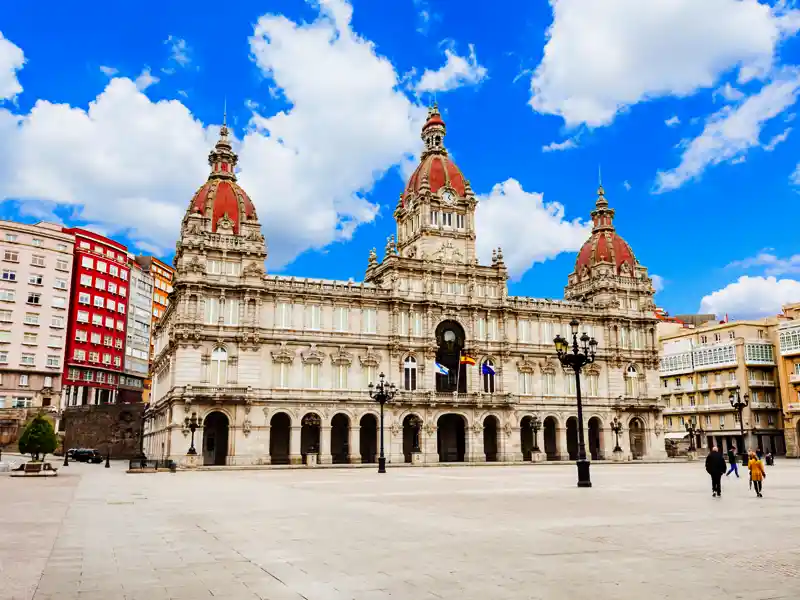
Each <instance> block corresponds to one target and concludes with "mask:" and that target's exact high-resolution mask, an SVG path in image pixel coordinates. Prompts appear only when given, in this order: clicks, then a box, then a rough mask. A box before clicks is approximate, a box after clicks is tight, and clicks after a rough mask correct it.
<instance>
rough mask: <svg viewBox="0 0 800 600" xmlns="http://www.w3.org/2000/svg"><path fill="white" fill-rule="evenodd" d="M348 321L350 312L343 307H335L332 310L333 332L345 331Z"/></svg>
mask: <svg viewBox="0 0 800 600" xmlns="http://www.w3.org/2000/svg"><path fill="white" fill-rule="evenodd" d="M349 321H350V310H349V309H348V308H345V307H343V306H336V307H334V309H333V330H334V331H347V330H348V325H349Z"/></svg>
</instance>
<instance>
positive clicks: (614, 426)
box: [611, 417, 622, 452]
mask: <svg viewBox="0 0 800 600" xmlns="http://www.w3.org/2000/svg"><path fill="white" fill-rule="evenodd" d="M611 431H613V432H614V435H615V436H616V442H614V444H615V445H614V452H622V448H620V447H619V434H620V433H622V421H620V420H619V418H618V417H614V419H613V420H612V421H611Z"/></svg>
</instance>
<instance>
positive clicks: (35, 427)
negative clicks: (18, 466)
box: [19, 415, 58, 460]
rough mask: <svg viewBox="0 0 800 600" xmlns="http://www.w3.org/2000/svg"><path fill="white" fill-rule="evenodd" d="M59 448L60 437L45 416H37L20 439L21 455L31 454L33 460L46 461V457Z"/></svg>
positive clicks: (26, 427)
mask: <svg viewBox="0 0 800 600" xmlns="http://www.w3.org/2000/svg"><path fill="white" fill-rule="evenodd" d="M57 447H58V437H57V436H56V432H55V430H54V429H53V424H52V423H51V422H50V421H49V420H48V419H46V418H45V417H44V415H36V416H35V417H34V418H33V419H31V421H30V422H29V423H28V424H27V425H26V426H25V431H23V432H22V435H21V436H20V438H19V451H20V453H22V454H30V455H31V458H32V459H33V460H44V457H45V456H46V455H47V454H52V453H53V452H55V450H56V448H57ZM40 457H41V458H40Z"/></svg>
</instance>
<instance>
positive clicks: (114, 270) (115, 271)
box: [108, 265, 119, 277]
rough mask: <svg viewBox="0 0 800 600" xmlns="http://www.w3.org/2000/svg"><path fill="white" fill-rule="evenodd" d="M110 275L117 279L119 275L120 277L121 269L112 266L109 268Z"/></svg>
mask: <svg viewBox="0 0 800 600" xmlns="http://www.w3.org/2000/svg"><path fill="white" fill-rule="evenodd" d="M108 274H109V275H113V276H114V277H116V276H117V275H119V269H118V268H117V265H111V266H110V267H109V268H108Z"/></svg>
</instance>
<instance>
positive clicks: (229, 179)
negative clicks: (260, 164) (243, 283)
mask: <svg viewBox="0 0 800 600" xmlns="http://www.w3.org/2000/svg"><path fill="white" fill-rule="evenodd" d="M237 161H238V157H237V156H236V153H235V152H233V150H232V148H231V144H230V142H229V141H228V128H227V127H226V126H225V125H223V126H222V129H221V130H220V139H219V141H218V142H217V145H216V146H215V147H214V149H213V150H212V151H211V152H210V153H209V155H208V164H209V165H210V166H211V174H210V175H209V176H208V181H206V183H205V184H204V185H203V186H202V187H201V188H200V189H199V190H197V192H196V193H195V195H194V197H193V198H192V203H191V205H190V210H191V211H192V212H196V213H199V214H201V215H204V216H206V215H208V216H210V217H211V230H212V231H216V230H217V226H218V225H219V222H220V219H222V218H224V217H226V218H228V219H229V220H230V221H231V222H232V223H233V232H234V233H236V234H238V233H239V226H240V225H241V223H242V222H244V221H249V220H251V219H252V220H255V219H256V218H257V217H256V209H255V207H254V206H253V202H252V201H251V200H250V197H249V196H248V195H247V194H246V193H245V191H244V190H243V189H242V188H241V187H240V186H239V184H238V183H236V173H235V167H236V163H237Z"/></svg>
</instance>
